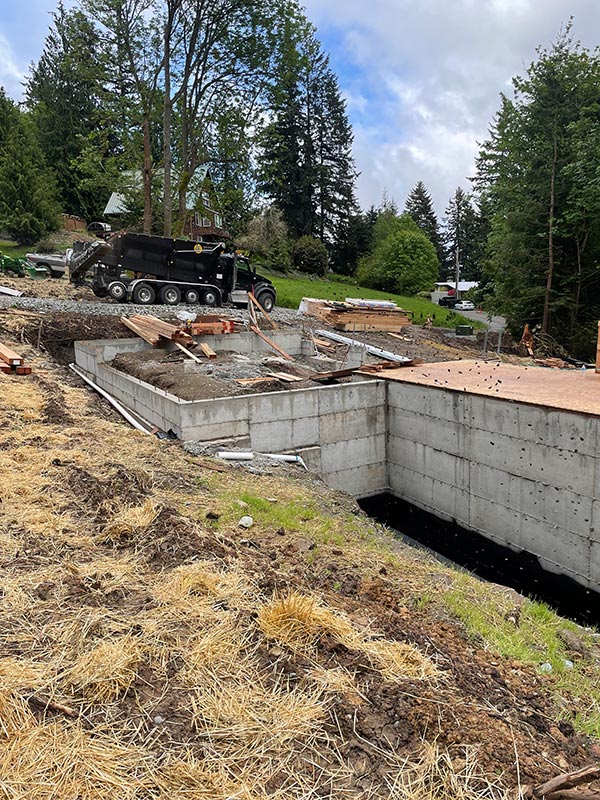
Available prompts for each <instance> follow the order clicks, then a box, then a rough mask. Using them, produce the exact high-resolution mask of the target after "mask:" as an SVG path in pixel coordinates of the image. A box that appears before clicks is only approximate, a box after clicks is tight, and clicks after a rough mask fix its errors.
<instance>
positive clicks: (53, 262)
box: [26, 253, 66, 278]
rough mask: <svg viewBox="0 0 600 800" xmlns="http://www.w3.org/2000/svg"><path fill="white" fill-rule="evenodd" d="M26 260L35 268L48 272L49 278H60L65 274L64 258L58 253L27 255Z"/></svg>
mask: <svg viewBox="0 0 600 800" xmlns="http://www.w3.org/2000/svg"><path fill="white" fill-rule="evenodd" d="M26 258H27V260H28V261H30V262H31V263H32V264H35V266H36V267H39V268H45V269H47V270H48V275H49V276H50V277H51V278H62V276H63V275H64V274H65V268H66V258H65V256H63V255H59V254H58V253H27V254H26Z"/></svg>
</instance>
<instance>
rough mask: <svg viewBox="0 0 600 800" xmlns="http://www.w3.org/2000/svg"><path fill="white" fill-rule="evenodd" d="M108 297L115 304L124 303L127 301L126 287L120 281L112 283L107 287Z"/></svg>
mask: <svg viewBox="0 0 600 800" xmlns="http://www.w3.org/2000/svg"><path fill="white" fill-rule="evenodd" d="M108 296H109V297H112V299H113V300H116V301H117V303H124V302H125V300H127V287H126V286H125V284H124V283H122V282H121V281H113V283H111V284H110V286H109V287H108Z"/></svg>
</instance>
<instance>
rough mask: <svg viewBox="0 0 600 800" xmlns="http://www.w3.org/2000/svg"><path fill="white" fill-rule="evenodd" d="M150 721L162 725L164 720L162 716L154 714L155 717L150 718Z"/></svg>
mask: <svg viewBox="0 0 600 800" xmlns="http://www.w3.org/2000/svg"><path fill="white" fill-rule="evenodd" d="M152 722H153V723H154V724H155V725H162V724H163V722H166V720H165V718H164V717H160V716H156V717H154V719H153V720H152Z"/></svg>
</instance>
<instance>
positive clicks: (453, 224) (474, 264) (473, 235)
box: [441, 186, 485, 281]
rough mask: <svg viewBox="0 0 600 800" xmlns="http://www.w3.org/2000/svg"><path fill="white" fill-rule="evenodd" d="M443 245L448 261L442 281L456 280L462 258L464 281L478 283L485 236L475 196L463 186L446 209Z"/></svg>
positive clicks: (443, 267)
mask: <svg viewBox="0 0 600 800" xmlns="http://www.w3.org/2000/svg"><path fill="white" fill-rule="evenodd" d="M443 243H444V251H445V258H444V262H443V265H442V273H443V274H442V275H441V277H442V279H445V278H447V277H449V276H450V275H452V277H454V275H455V272H456V258H457V255H458V262H459V265H460V279H461V280H465V281H478V280H479V278H480V277H481V269H482V261H483V253H484V247H485V232H484V228H483V225H482V221H481V218H480V215H479V213H478V211H477V209H476V208H475V206H474V205H473V199H472V196H471V195H470V194H468V193H467V192H465V191H464V189H461V187H460V186H459V187H458V188H457V189H456V192H455V193H454V195H453V196H452V197H451V198H450V201H449V203H448V207H447V208H446V214H445V217H444V234H443Z"/></svg>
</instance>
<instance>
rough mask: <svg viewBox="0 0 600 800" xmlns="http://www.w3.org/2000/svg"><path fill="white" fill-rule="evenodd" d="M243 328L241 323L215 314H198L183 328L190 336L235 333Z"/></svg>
mask: <svg viewBox="0 0 600 800" xmlns="http://www.w3.org/2000/svg"><path fill="white" fill-rule="evenodd" d="M241 329H243V326H242V325H241V323H239V322H237V321H236V320H233V319H225V318H223V317H217V316H216V315H215V314H203V315H201V314H199V315H198V316H197V317H196V319H195V320H194V321H193V322H188V323H187V325H186V326H185V330H186V331H187V332H188V333H191V334H192V336H207V335H209V334H210V335H212V336H217V335H218V334H221V333H235V332H236V330H241Z"/></svg>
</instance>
